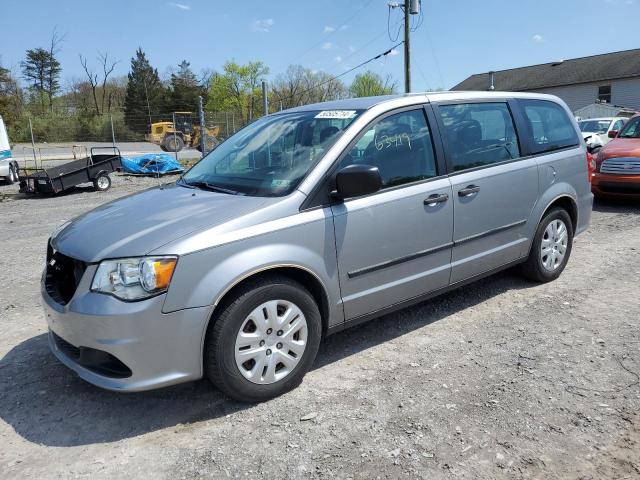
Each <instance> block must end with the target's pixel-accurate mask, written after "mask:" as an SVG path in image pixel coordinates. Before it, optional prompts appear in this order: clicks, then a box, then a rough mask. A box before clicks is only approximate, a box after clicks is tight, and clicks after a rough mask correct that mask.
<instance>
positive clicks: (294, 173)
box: [179, 110, 360, 197]
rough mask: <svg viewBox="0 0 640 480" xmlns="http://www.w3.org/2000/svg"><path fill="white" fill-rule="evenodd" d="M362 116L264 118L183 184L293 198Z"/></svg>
mask: <svg viewBox="0 0 640 480" xmlns="http://www.w3.org/2000/svg"><path fill="white" fill-rule="evenodd" d="M359 114H360V111H357V110H326V111H309V112H291V113H281V114H275V115H269V116H267V117H263V118H261V119H259V120H256V121H255V122H254V123H252V124H250V125H249V126H247V127H245V128H243V129H242V130H240V131H239V132H238V133H236V134H235V135H233V136H231V137H229V138H228V139H227V140H225V141H224V142H223V143H222V144H221V145H220V146H219V147H218V148H216V149H215V150H213V151H212V152H211V153H209V155H207V156H206V157H204V158H203V159H202V160H201V161H200V162H198V163H197V164H196V165H194V166H193V168H191V170H189V171H188V172H187V173H186V174H185V175H184V176H183V177H182V179H181V180H180V182H179V184H180V185H183V186H187V187H194V188H202V189H208V190H213V191H219V192H224V193H235V194H240V195H252V196H264V197H269V196H283V195H288V194H289V193H291V192H292V191H293V190H294V189H295V188H296V187H297V186H298V184H299V183H300V182H301V181H302V179H303V178H304V177H305V176H306V175H307V173H308V172H309V171H310V170H311V169H312V168H313V167H314V166H315V165H316V164H317V163H318V162H319V161H320V159H321V158H322V156H323V155H324V153H325V152H326V151H327V150H328V149H329V148H330V147H331V146H332V145H333V144H334V143H335V141H336V139H337V138H338V137H339V136H340V134H341V133H342V131H343V130H344V129H345V128H347V126H348V125H349V124H350V123H351V122H353V120H355V119H356V118H357V117H358V115H359Z"/></svg>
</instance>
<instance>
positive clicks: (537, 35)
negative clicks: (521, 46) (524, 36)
mask: <svg viewBox="0 0 640 480" xmlns="http://www.w3.org/2000/svg"><path fill="white" fill-rule="evenodd" d="M531 40H533V41H534V42H536V43H540V42H542V41H544V38H542V35H539V34H537V33H536V34H535V35H534V36H533V37H531Z"/></svg>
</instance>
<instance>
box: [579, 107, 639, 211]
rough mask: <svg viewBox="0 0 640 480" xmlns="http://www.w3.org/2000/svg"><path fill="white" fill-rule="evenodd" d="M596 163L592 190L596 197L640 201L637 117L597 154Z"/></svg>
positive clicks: (630, 120) (637, 115)
mask: <svg viewBox="0 0 640 480" xmlns="http://www.w3.org/2000/svg"><path fill="white" fill-rule="evenodd" d="M595 163H596V165H595V171H594V173H593V176H592V179H591V189H592V191H593V193H594V194H595V195H596V196H598V197H617V198H633V199H640V114H636V115H634V116H633V117H631V118H630V119H629V121H628V122H627V123H626V124H625V125H624V127H622V130H620V131H619V132H618V133H617V135H616V137H615V138H613V139H612V140H611V141H610V142H609V143H608V144H607V145H606V146H605V147H604V148H603V149H602V150H600V152H599V153H598V156H597V157H596V162H595Z"/></svg>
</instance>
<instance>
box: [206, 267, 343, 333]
mask: <svg viewBox="0 0 640 480" xmlns="http://www.w3.org/2000/svg"><path fill="white" fill-rule="evenodd" d="M274 276H285V277H287V278H290V279H291V280H294V281H296V282H298V283H300V284H301V285H302V286H303V287H305V288H306V289H307V290H308V291H309V293H310V294H311V296H313V298H314V300H315V301H316V304H317V305H318V309H319V310H320V317H321V319H322V335H323V336H325V335H326V333H327V329H328V327H329V316H330V308H329V293H328V291H327V288H326V286H325V285H324V283H323V282H322V280H321V279H320V277H319V276H318V275H317V274H316V273H315V272H313V271H312V270H310V269H309V268H306V267H303V266H300V265H295V264H282V265H270V266H265V267H262V268H259V269H256V270H252V271H250V272H247V273H245V274H244V275H242V276H240V277H238V278H236V279H235V280H234V281H233V282H231V283H230V284H229V285H228V286H227V288H226V289H225V290H224V291H223V292H222V293H220V295H218V297H217V298H216V300H215V301H214V303H213V309H212V310H211V312H210V314H209V318H208V319H207V324H206V325H205V328H204V335H203V345H204V338H205V337H206V333H207V331H208V330H209V327H210V326H211V325H212V320H214V319H215V315H216V313H217V312H219V311H220V310H221V309H222V308H224V306H225V305H226V304H227V303H228V302H229V301H230V300H231V299H232V298H233V297H234V294H235V292H237V291H238V290H240V289H241V288H242V287H243V286H244V285H246V284H247V283H249V282H255V281H257V280H261V279H265V278H269V277H274Z"/></svg>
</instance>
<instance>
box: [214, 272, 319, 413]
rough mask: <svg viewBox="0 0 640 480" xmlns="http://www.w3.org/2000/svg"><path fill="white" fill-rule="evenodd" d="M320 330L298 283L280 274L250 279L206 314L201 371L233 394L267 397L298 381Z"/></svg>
mask: <svg viewBox="0 0 640 480" xmlns="http://www.w3.org/2000/svg"><path fill="white" fill-rule="evenodd" d="M321 334H322V322H321V317H320V311H319V309H318V305H317V304H316V303H315V301H314V299H313V296H312V295H311V294H310V293H309V292H308V291H307V290H306V289H305V288H304V287H303V286H302V285H300V284H299V283H297V282H295V281H293V280H291V279H289V278H287V277H280V276H273V277H268V278H264V279H261V280H258V281H255V282H250V283H248V284H247V285H245V286H243V287H241V289H240V290H239V291H238V292H237V293H235V294H234V295H233V297H232V298H230V299H228V300H227V301H225V302H224V304H223V305H222V308H221V311H220V313H219V314H218V315H217V316H216V317H215V318H213V319H212V325H211V326H210V327H209V331H208V333H207V338H206V341H205V351H204V366H205V373H206V375H207V377H208V378H209V379H210V380H211V381H212V382H213V384H214V385H216V386H217V387H218V388H220V390H222V391H223V392H224V393H226V394H227V395H229V396H230V397H232V398H234V399H236V400H240V401H244V402H262V401H265V400H269V399H271V398H273V397H276V396H278V395H281V394H283V393H285V392H287V391H289V390H291V389H293V388H295V387H296V386H298V385H299V384H300V382H301V381H302V378H303V377H304V375H305V374H306V373H307V371H308V370H309V369H310V368H311V366H312V364H313V361H314V359H315V357H316V354H317V352H318V346H319V345H320V337H321Z"/></svg>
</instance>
